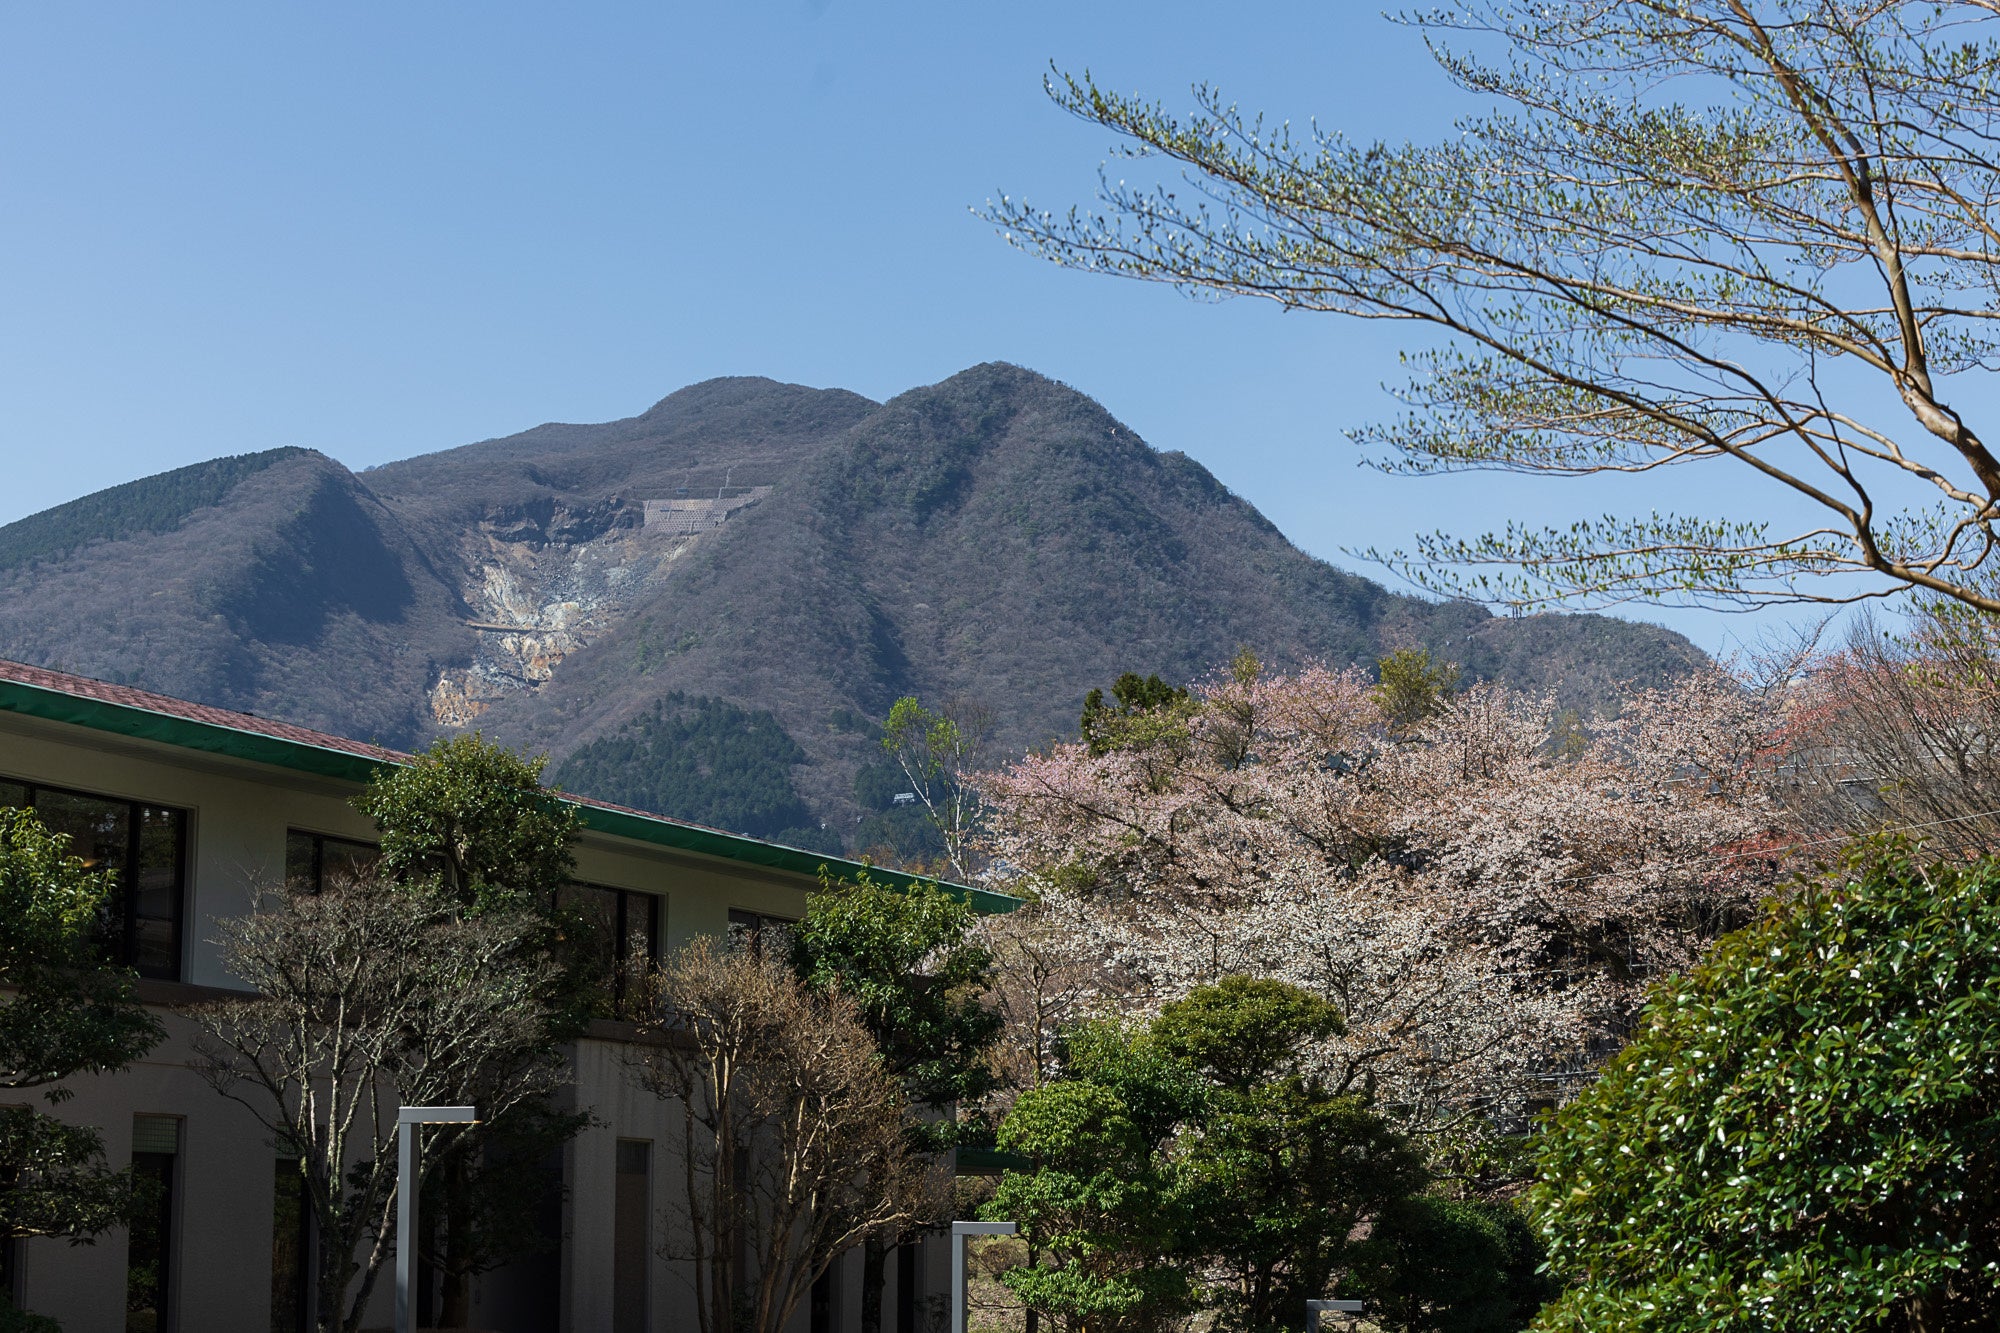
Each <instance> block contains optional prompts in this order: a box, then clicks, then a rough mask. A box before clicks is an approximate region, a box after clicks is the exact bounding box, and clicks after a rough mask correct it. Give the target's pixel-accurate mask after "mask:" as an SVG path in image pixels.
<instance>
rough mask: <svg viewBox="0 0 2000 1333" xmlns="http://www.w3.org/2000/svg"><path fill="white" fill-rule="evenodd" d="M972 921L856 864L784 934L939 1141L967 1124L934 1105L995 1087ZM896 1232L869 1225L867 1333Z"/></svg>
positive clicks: (918, 887) (983, 976) (874, 1324)
mask: <svg viewBox="0 0 2000 1333" xmlns="http://www.w3.org/2000/svg"><path fill="white" fill-rule="evenodd" d="M975 920H976V915H975V913H974V912H973V910H972V908H971V907H970V906H969V905H968V904H966V903H965V902H964V901H962V900H961V899H958V898H955V897H953V896H952V895H950V894H948V893H946V892H945V891H944V890H942V889H940V888H939V887H938V886H937V885H935V884H925V883H917V884H913V885H912V886H910V888H909V889H907V890H899V889H893V888H890V887H889V886H887V885H885V884H879V883H876V882H875V881H874V880H872V879H870V878H869V876H868V874H867V872H866V871H863V872H862V873H861V874H860V875H859V876H858V877H857V878H856V879H854V880H852V881H836V880H833V879H831V878H827V879H824V880H823V881H822V885H821V890H820V892H818V893H815V894H812V895H810V896H809V897H808V898H807V900H806V915H805V920H803V921H801V922H800V923H799V924H798V925H797V926H795V927H794V928H793V929H792V931H791V950H792V965H793V967H794V968H795V969H796V970H797V972H798V974H799V975H800V977H801V978H803V979H804V981H805V982H806V984H807V985H809V986H810V987H812V988H813V989H814V990H815V991H818V992H821V993H833V992H837V993H839V994H841V995H843V996H845V997H846V998H847V1000H848V1001H849V1002H850V1003H852V1004H853V1005H854V1008H855V1012H856V1015H857V1016H858V1017H859V1018H860V1020H861V1022H862V1025H863V1026H864V1027H866V1028H867V1029H868V1032H869V1035H870V1036H871V1037H873V1038H874V1040H875V1045H876V1047H877V1049H878V1050H879V1051H880V1053H881V1061H882V1066H883V1068H884V1069H885V1070H886V1071H887V1072H888V1073H889V1074H890V1076H891V1077H893V1078H895V1079H896V1080H897V1081H898V1082H899V1083H900V1084H901V1086H902V1089H903V1092H904V1094H905V1095H906V1096H907V1097H908V1098H909V1099H910V1102H911V1103H912V1104H913V1105H915V1106H918V1107H921V1108H925V1109H927V1110H929V1111H930V1112H932V1113H933V1114H934V1115H940V1116H941V1118H939V1119H937V1120H934V1121H932V1122H931V1123H930V1125H929V1126H928V1127H927V1128H928V1133H927V1134H926V1135H925V1138H926V1139H927V1140H928V1142H929V1144H930V1146H931V1147H933V1148H936V1149H941V1148H949V1147H950V1146H952V1145H953V1144H955V1143H956V1142H958V1141H959V1140H960V1138H961V1130H962V1128H963V1125H962V1122H960V1121H959V1120H958V1119H957V1118H956V1116H953V1115H944V1114H941V1113H948V1112H951V1111H953V1110H954V1109H955V1107H956V1106H957V1105H958V1104H960V1103H966V1102H972V1101H975V1100H977V1099H978V1098H980V1097H982V1096H984V1095H985V1094H986V1093H987V1092H989V1091H991V1089H992V1087H993V1081H994V1080H993V1073H992V1063H991V1059H990V1053H991V1050H992V1047H993V1045H994V1043H995V1042H996V1041H997V1040H998V1038H999V1035H1000V1025H1001V1018H1000V1015H999V1014H998V1012H996V1011H995V1010H994V1009H992V1008H990V1007H989V1006H988V1005H987V1004H986V1002H985V995H986V986H987V977H988V974H989V972H990V971H991V970H992V961H993V960H992V956H991V955H990V954H989V953H988V952H987V950H986V949H985V948H984V947H983V946H982V945H980V944H979V943H978V942H977V941H976V940H974V939H973V937H972V933H971V932H972V927H973V924H974V922H975ZM904 1239H907V1237H906V1236H904V1235H901V1234H898V1235H895V1236H890V1235H884V1234H880V1233H876V1232H870V1233H869V1234H868V1235H867V1236H866V1237H865V1238H864V1240H863V1242H862V1287H861V1327H862V1331H863V1333H877V1331H878V1330H879V1329H880V1328H881V1326H882V1287H883V1280H884V1277H885V1274H886V1267H887V1262H886V1261H887V1257H888V1251H889V1248H890V1246H891V1244H892V1243H894V1242H897V1241H901V1240H904Z"/></svg>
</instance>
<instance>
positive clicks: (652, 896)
mask: <svg viewBox="0 0 2000 1333" xmlns="http://www.w3.org/2000/svg"><path fill="white" fill-rule="evenodd" d="M578 890H582V891H586V892H590V893H608V894H610V895H611V897H612V901H613V904H614V906H613V908H612V912H611V918H612V919H611V976H610V978H609V981H610V994H611V1011H612V1014H613V1015H614V1016H623V1014H624V1013H625V1000H626V984H625V982H626V976H627V974H628V973H629V972H630V971H631V967H632V952H631V949H632V936H633V934H634V930H633V923H632V913H631V906H632V900H633V899H635V898H638V899H643V900H644V901H645V903H646V912H645V915H646V918H647V919H646V922H645V936H646V962H647V963H648V964H655V963H658V962H659V961H660V950H661V945H662V943H663V941H662V939H661V936H662V935H663V934H664V933H665V931H666V924H667V895H666V894H664V893H654V892H652V891H651V890H648V889H628V888H624V887H621V886H620V885H617V884H600V883H598V882H596V881H595V880H588V879H573V880H570V881H569V882H568V883H566V884H564V885H563V887H562V888H560V889H558V890H556V906H557V907H558V908H560V907H561V905H562V896H563V894H564V893H565V892H570V893H574V892H576V891H578Z"/></svg>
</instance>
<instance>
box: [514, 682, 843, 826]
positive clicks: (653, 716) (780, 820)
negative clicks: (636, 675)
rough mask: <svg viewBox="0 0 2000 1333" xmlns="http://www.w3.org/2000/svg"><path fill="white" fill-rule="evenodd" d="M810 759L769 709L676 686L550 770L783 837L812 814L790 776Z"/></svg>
mask: <svg viewBox="0 0 2000 1333" xmlns="http://www.w3.org/2000/svg"><path fill="white" fill-rule="evenodd" d="M805 760H806V754H805V751H804V750H801V749H800V748H799V746H798V743H797V742H796V741H794V740H793V739H792V738H791V737H790V736H789V735H787V734H786V733H785V729H784V727H783V726H781V725H779V722H778V719H777V717H776V716H775V715H773V714H772V713H771V712H770V711H769V710H767V709H761V708H760V709H746V708H739V707H738V706H737V705H735V704H732V703H730V702H728V701H727V700H724V699H715V698H710V697H708V696H706V695H692V696H690V695H685V694H680V693H674V694H670V695H668V696H667V697H666V698H664V699H662V700H659V701H658V702H657V703H655V704H654V705H653V707H652V710H651V711H650V712H645V713H641V714H640V715H639V716H637V717H635V718H633V719H632V720H631V721H630V722H627V723H626V724H625V725H624V726H622V727H620V728H619V729H618V730H617V731H615V732H613V733H612V734H611V735H609V736H605V737H603V738H601V739H599V740H594V741H591V742H589V743H588V744H586V745H583V746H580V747H578V748H577V749H576V750H575V751H574V752H573V753H571V754H570V756H569V757H568V758H567V759H565V760H563V762H562V764H561V765H560V766H559V767H558V768H557V769H556V770H555V772H554V773H553V774H552V780H553V781H554V782H555V783H556V785H558V786H560V787H562V788H563V789H564V790H566V791H574V792H581V793H582V794H584V795H586V796H595V797H597V798H598V799H599V800H603V801H612V802H615V803H616V804H619V805H629V806H632V807H634V808H635V809H639V810H650V811H653V812H654V813H655V814H662V815H670V816H672V817H673V818H675V819H686V820H691V821H692V822H694V823H697V824H707V825H708V826H709V827H711V828H719V829H727V830H729V831H730V832H731V833H747V834H749V835H751V836H752V837H757V838H776V839H778V840H779V841H781V842H785V841H795V838H793V837H791V836H788V835H791V834H793V833H795V832H796V831H798V830H803V829H807V828H809V827H811V826H812V825H814V824H815V823H816V821H815V820H814V819H813V817H812V811H811V810H809V809H807V808H806V803H805V801H804V800H803V799H802V798H801V797H800V796H799V790H798V787H797V785H796V784H795V783H794V782H793V780H792V769H793V768H795V767H796V766H797V765H799V764H802V763H804V762H805Z"/></svg>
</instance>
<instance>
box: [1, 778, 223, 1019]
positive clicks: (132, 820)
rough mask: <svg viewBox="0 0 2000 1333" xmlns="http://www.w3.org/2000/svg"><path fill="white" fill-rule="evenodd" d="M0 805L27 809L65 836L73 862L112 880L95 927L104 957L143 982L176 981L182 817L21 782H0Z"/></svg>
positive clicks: (183, 882) (183, 876)
mask: <svg viewBox="0 0 2000 1333" xmlns="http://www.w3.org/2000/svg"><path fill="white" fill-rule="evenodd" d="M0 803H4V804H10V805H25V806H28V807H29V808H31V809H33V810H34V812H35V814H36V817H38V818H39V819H40V820H41V821H42V823H43V824H45V825H47V826H48V828H49V829H50V831H52V832H55V833H61V834H66V835H67V836H68V838H69V853H70V855H71V856H74V857H77V858H78V859H79V860H81V861H83V863H84V864H85V865H87V866H89V867H90V868H91V869H92V870H95V871H100V872H104V873H107V874H109V875H110V876H111V892H110V894H108V895H107V896H106V898H105V900H104V906H103V908H102V910H101V911H100V913H99V919H98V927H97V934H98V938H99V940H100V941H102V943H103V946H104V951H105V954H106V956H107V957H109V958H111V959H112V960H113V961H114V962H118V963H123V964H125V965H127V966H129V967H132V968H135V969H137V971H138V973H139V975H140V976H142V977H160V978H165V979H167V980H175V979H178V978H179V976H180V974H181V917H182V915H183V913H184V911H185V909H186V903H185V898H186V890H187V812H186V811H183V810H172V809H168V808H166V807H164V806H153V805H139V804H136V803H135V802H132V801H121V800H117V799H115V798H112V797H107V796H90V795H87V794H85V793H83V792H73V791H62V790H59V789H56V788H53V787H36V786H34V785H32V784H30V783H20V782H0Z"/></svg>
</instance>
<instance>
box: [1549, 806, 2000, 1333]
mask: <svg viewBox="0 0 2000 1333" xmlns="http://www.w3.org/2000/svg"><path fill="white" fill-rule="evenodd" d="M1996 1197H2000V865H1995V864H1994V863H1992V862H1979V863H1976V864H1972V865H1954V864H1938V863H1925V862H1923V861H1920V860H1919V859H1918V858H1917V855H1916V852H1915V849H1914V848H1912V847H1911V846H1909V845H1907V844H1899V843H1894V842H1887V843H1877V844H1864V845H1863V846H1862V847H1861V848H1860V849H1859V850H1857V851H1856V852H1854V853H1853V854H1852V855H1851V856H1850V859H1849V860H1848V861H1847V863H1846V865H1845V866H1844V867H1843V868H1842V869H1841V870H1840V872H1838V873H1836V874H1833V875H1831V876H1829V877H1828V878H1827V879H1826V880H1825V881H1824V882H1822V883H1819V884H1817V885H1815V886H1813V887H1812V888H1811V891H1809V892H1806V893H1804V894H1802V895H1801V896H1800V897H1799V898H1798V899H1797V901H1796V902H1795V903H1794V904H1792V905H1791V906H1789V907H1785V908H1781V909H1778V910H1776V911H1774V912H1773V913H1772V914H1771V916H1770V917H1769V919H1767V920H1765V921H1764V922H1762V923H1761V924H1758V925H1756V926H1754V927H1752V928H1749V929H1746V930H1744V931H1742V932H1740V933H1738V934H1736V935H1733V936H1731V937H1729V938H1728V939H1726V940H1724V941H1723V942H1722V943H1721V944H1720V945H1719V946H1718V947H1717V948H1716V950H1715V951H1714V953H1713V954H1712V955H1711V956H1710V957H1709V958H1708V959H1707V960H1706V961H1705V962H1703V963H1702V964H1701V965H1700V966H1698V967H1697V968H1695V969H1694V970H1693V971H1692V972H1690V973H1689V974H1687V975H1686V976H1684V977H1679V978H1676V979H1673V980H1671V981H1669V982H1667V983H1666V984H1665V985H1664V986H1663V987H1661V989H1660V990H1659V991H1658V992H1657V993H1656V995H1655V996H1654V998H1653V1000H1652V1002H1651V1003H1650V1004H1649V1005H1648V1007H1647V1009H1646V1013H1645V1016H1644V1020H1643V1022H1642V1024H1641V1026H1640V1028H1639V1031H1638V1033H1637V1034H1636V1035H1635V1036H1634V1037H1633V1039H1632V1041H1631V1043H1630V1044H1629V1045H1628V1046H1627V1047H1626V1049H1625V1050H1624V1052H1623V1053H1622V1054H1620V1055H1619V1057H1618V1058H1617V1060H1616V1061H1615V1062H1613V1064H1612V1065H1611V1067H1610V1068H1609V1069H1608V1070H1607V1071H1606V1073H1605V1074H1604V1076H1603V1078H1602V1079H1601V1080H1600V1081H1599V1082H1598V1083H1596V1084H1595V1085H1594V1086H1592V1087H1591V1088H1590V1089H1589V1090H1588V1091H1586V1092H1585V1093H1584V1094H1583V1095H1582V1096H1581V1097H1580V1098H1578V1099H1577V1100H1576V1101H1575V1102H1574V1103H1572V1104H1571V1105H1569V1106H1568V1107H1565V1108H1564V1109H1563V1110H1562V1111H1561V1112H1560V1113H1559V1114H1558V1115H1557V1116H1556V1117H1555V1119H1554V1121H1553V1122H1552V1123H1551V1124H1550V1125H1549V1127H1548V1130H1547V1133H1546V1135H1545V1136H1544V1146H1543V1148H1542V1153H1541V1178H1540V1180H1539V1182H1538V1183H1537V1184H1536V1186H1535V1187H1534V1189H1533V1191H1532V1195H1531V1199H1532V1203H1533V1206H1534V1208H1535V1210H1536V1212H1537V1213H1538V1215H1539V1219H1540V1225H1541V1228H1542V1231H1543V1234H1544V1235H1545V1237H1546V1238H1547V1241H1548V1245H1549V1260H1550V1263H1551V1265H1552V1266H1553V1268H1554V1270H1555V1272H1556V1273H1557V1274H1558V1275H1559V1276H1560V1277H1561V1278H1562V1279H1563V1280H1565V1281H1566V1282H1567V1283H1569V1284H1570V1289H1569V1290H1568V1291H1567V1292H1566V1293H1565V1294H1564V1295H1563V1296H1562V1298H1561V1299H1560V1300H1559V1301H1557V1302H1556V1303H1555V1304H1554V1305H1552V1306H1550V1307H1549V1308H1548V1309H1547V1310H1546V1311H1545V1312H1544V1313H1543V1315H1542V1317H1541V1320H1540V1322H1539V1324H1538V1327H1540V1328H1543V1329H1546V1330H1550V1333H1554V1331H1555V1330H1575V1331H1576V1333H1582V1330H1591V1331H1592V1333H1605V1331H1609V1330H1627V1329H1629V1330H1642V1329H1643V1330H1652V1331H1658V1333H1666V1331H1667V1330H1686V1331H1687V1333H1695V1331H1696V1330H1701V1333H1731V1331H1732V1330H1743V1331H1744V1333H1749V1330H1760V1331H1761V1330H1786V1331H1787V1333H1793V1331H1796V1333H1818V1331H1820V1330H1824V1331H1825V1333H1835V1331H1836V1330H1837V1331H1838V1333H1849V1331H1850V1330H1863V1331H1866V1330H1884V1331H1897V1333H1900V1331H1901V1330H1909V1331H1910V1333H1922V1331H1927V1330H1934V1329H1957V1328H1967V1329H1970V1328H1991V1327H1993V1326H1995V1324H1996V1322H2000V1209H1996V1208H1995V1207H1994V1200H1995V1198H1996Z"/></svg>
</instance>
